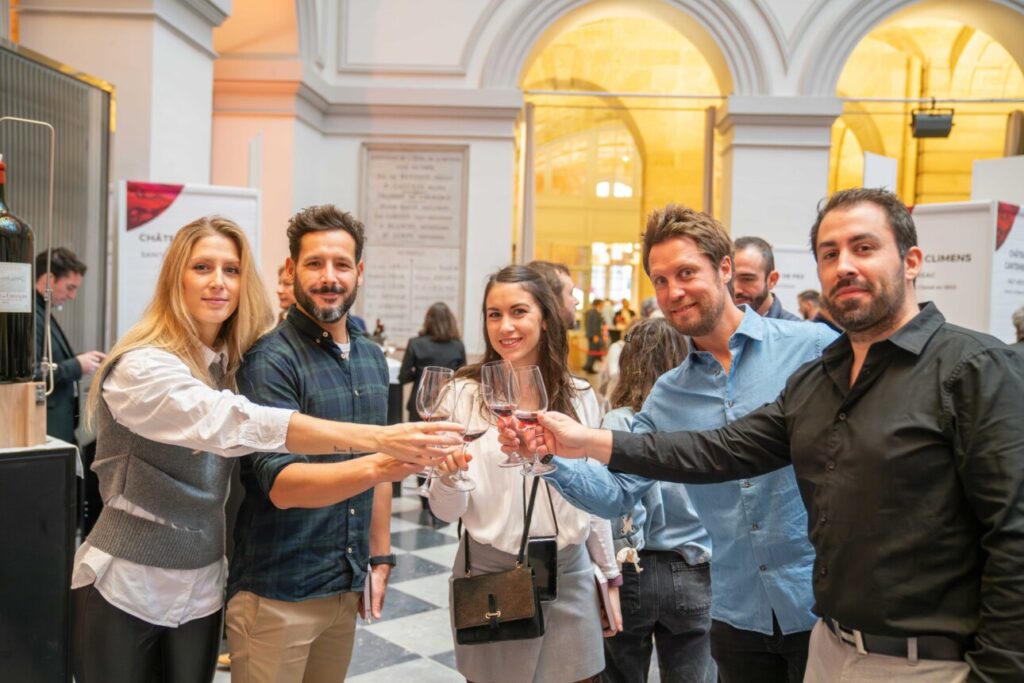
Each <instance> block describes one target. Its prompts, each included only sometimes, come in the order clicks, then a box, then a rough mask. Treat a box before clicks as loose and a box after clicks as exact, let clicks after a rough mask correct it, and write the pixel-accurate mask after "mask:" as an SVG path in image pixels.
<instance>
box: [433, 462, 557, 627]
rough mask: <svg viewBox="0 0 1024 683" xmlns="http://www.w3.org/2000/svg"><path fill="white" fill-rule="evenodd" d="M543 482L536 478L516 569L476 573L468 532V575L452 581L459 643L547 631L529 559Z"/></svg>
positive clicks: (466, 559) (466, 568) (531, 491)
mask: <svg viewBox="0 0 1024 683" xmlns="http://www.w3.org/2000/svg"><path fill="white" fill-rule="evenodd" d="M539 483H540V482H539V477H537V478H535V479H534V480H533V488H532V489H531V490H530V503H529V506H528V509H527V512H526V520H525V524H524V528H523V539H522V541H521V542H520V543H519V554H518V555H517V556H516V566H515V568H514V569H510V570H508V571H505V572H498V573H495V574H479V575H477V576H473V575H472V572H471V571H470V564H469V531H467V532H466V538H465V543H466V548H465V571H466V575H465V576H464V577H461V578H458V579H455V580H454V581H453V582H452V603H453V607H454V608H453V610H452V611H453V619H454V621H455V641H456V642H457V643H458V644H459V645H477V644H480V643H494V642H499V641H502V640H527V639H529V638H539V637H541V636H542V635H544V613H543V612H542V611H541V608H540V598H539V596H538V595H537V589H536V587H535V586H534V584H533V570H532V569H530V568H529V567H528V566H527V564H526V562H525V556H526V541H527V539H528V538H529V535H530V521H531V520H532V519H533V503H534V501H535V500H536V498H537V485H538V484H539Z"/></svg>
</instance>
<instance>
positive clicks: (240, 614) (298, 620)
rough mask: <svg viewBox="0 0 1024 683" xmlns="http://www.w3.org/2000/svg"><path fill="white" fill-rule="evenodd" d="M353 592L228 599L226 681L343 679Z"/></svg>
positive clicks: (333, 682)
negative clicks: (295, 597) (289, 598)
mask: <svg viewBox="0 0 1024 683" xmlns="http://www.w3.org/2000/svg"><path fill="white" fill-rule="evenodd" d="M359 595H360V594H359V593H358V592H350V593H341V594H339V595H331V596H328V597H326V598H314V599H312V600H303V601H301V602H285V601H282V600H271V599H270V598H263V597H260V596H258V595H256V594H254V593H248V592H245V591H242V592H239V593H237V594H235V595H234V596H233V597H232V598H231V600H230V601H229V602H228V609H227V616H226V618H225V623H226V625H227V632H228V645H229V647H230V648H231V683H338V682H339V681H343V680H345V672H346V671H348V663H349V660H351V659H352V642H353V640H354V639H355V632H356V611H357V609H358V605H359Z"/></svg>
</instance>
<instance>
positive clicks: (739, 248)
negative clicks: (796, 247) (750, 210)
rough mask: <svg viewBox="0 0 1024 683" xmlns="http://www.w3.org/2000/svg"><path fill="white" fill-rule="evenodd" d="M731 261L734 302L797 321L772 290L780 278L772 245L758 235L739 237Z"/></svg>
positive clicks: (779, 317) (776, 316) (769, 316)
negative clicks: (733, 274) (732, 262)
mask: <svg viewBox="0 0 1024 683" xmlns="http://www.w3.org/2000/svg"><path fill="white" fill-rule="evenodd" d="M733 260H734V265H735V271H736V277H735V278H734V281H733V301H735V302H736V303H737V304H747V305H748V306H750V307H751V308H753V309H754V310H755V311H757V314H758V315H763V316H764V317H766V318H778V319H780V320H800V318H799V317H798V316H795V315H793V314H792V313H790V312H789V311H787V310H785V309H784V308H783V307H782V302H781V301H779V297H777V296H775V293H774V292H773V291H772V290H773V289H775V285H776V284H777V283H778V281H779V271H777V270H775V254H774V253H772V245H770V244H768V243H767V242H765V241H764V240H763V239H761V238H760V237H741V238H739V239H738V240H736V252H735V255H734V257H733Z"/></svg>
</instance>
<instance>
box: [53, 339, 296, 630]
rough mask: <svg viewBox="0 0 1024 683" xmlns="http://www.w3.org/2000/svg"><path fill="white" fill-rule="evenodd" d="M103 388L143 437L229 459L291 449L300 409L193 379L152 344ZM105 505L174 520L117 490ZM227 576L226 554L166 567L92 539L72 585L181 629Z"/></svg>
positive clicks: (220, 599)
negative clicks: (201, 563)
mask: <svg viewBox="0 0 1024 683" xmlns="http://www.w3.org/2000/svg"><path fill="white" fill-rule="evenodd" d="M204 351H205V356H206V357H205V360H206V362H207V364H213V363H215V362H217V361H218V359H220V360H221V362H223V359H222V358H221V356H220V354H217V353H216V352H214V351H212V350H210V349H204ZM102 391H103V400H104V401H105V402H106V404H107V407H108V408H109V409H110V413H111V415H112V416H113V417H114V419H115V420H116V421H117V422H118V424H121V425H122V426H124V427H126V428H128V429H130V430H131V431H132V432H134V433H136V434H138V435H139V436H142V437H144V438H146V439H150V440H152V441H159V442H161V443H168V444H173V445H175V446H184V447H185V448H193V449H196V450H202V451H206V452H209V453H215V454H217V455H221V456H224V457H237V456H242V455H246V454H248V453H251V452H253V451H276V450H280V449H282V448H284V444H285V441H286V439H287V436H288V421H289V420H290V419H291V416H292V412H293V411H291V410H285V409H281V408H268V407H265V406H259V405H256V404H254V403H252V402H251V401H249V400H248V399H247V398H245V397H244V396H240V395H238V394H235V393H233V392H231V391H226V390H221V391H218V390H216V389H213V388H211V387H209V386H208V385H206V384H204V383H203V382H201V381H199V380H198V379H196V378H195V377H193V376H192V373H191V372H190V371H189V369H188V366H186V365H185V364H184V363H183V362H182V361H181V359H180V358H178V357H177V356H175V355H174V354H172V353H169V352H167V351H164V350H162V349H157V348H153V347H146V348H142V349H137V350H135V351H129V352H128V353H126V354H125V355H124V357H122V358H121V359H120V360H119V361H118V363H117V365H116V366H115V367H114V369H113V370H112V371H111V372H110V374H108V375H107V378H106V380H104V382H103V387H102ZM140 503H141V505H140ZM105 504H106V505H108V506H110V507H113V508H117V509H120V510H124V511H125V512H128V513H129V514H132V515H135V516H137V517H142V518H143V519H148V520H150V521H156V522H159V523H162V524H167V523H168V522H167V521H166V520H163V519H160V518H159V517H156V516H155V515H153V514H151V513H149V512H148V511H146V509H145V508H144V505H145V501H135V502H131V501H128V500H127V499H126V498H125V497H124V496H117V497H115V498H113V499H112V500H109V501H107V502H106V503H105ZM226 581H227V560H226V559H225V558H221V559H219V560H217V561H215V562H213V563H211V564H209V565H207V566H205V567H200V568H199V569H164V568H162V567H150V566H148V565H141V564H136V563H134V562H129V561H128V560H124V559H121V558H118V557H114V556H113V555H110V554H109V553H106V552H104V551H102V550H100V549H99V548H96V547H94V546H92V545H90V544H89V543H88V542H86V543H83V544H82V546H81V547H80V548H79V549H78V552H77V553H75V563H74V572H73V574H72V577H71V588H73V589H74V588H82V587H84V586H88V585H89V584H94V585H95V588H96V590H97V591H99V593H100V595H102V596H103V597H104V599H106V600H107V602H109V603H110V604H111V605H114V606H115V607H117V608H118V609H120V610H122V611H124V612H127V613H128V614H131V615H132V616H135V617H138V618H139V619H142V620H143V621H147V622H149V623H151V624H155V625H157V626H170V627H176V626H180V625H181V624H183V623H186V622H188V621H192V620H193V619H199V618H201V617H205V616H208V615H210V614H213V613H214V612H216V611H217V610H219V609H220V608H221V606H223V604H224V584H225V582H226Z"/></svg>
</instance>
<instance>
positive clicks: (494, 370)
mask: <svg viewBox="0 0 1024 683" xmlns="http://www.w3.org/2000/svg"><path fill="white" fill-rule="evenodd" d="M480 391H481V392H482V393H483V399H484V403H486V404H487V409H488V410H490V411H491V412H492V413H493V414H494V416H495V417H497V418H499V421H498V429H502V428H503V424H502V421H501V419H500V418H509V417H512V415H513V414H514V413H515V409H516V406H517V405H518V404H519V382H518V381H517V380H516V373H515V371H514V369H513V367H512V364H511V363H509V362H508V361H507V360H496V361H491V362H490V363H484V366H483V367H482V368H481V369H480ZM529 462H530V461H529V460H527V459H525V458H523V457H522V456H521V455H519V453H517V452H515V451H513V452H512V453H509V454H508V457H506V458H505V459H504V460H502V461H501V462H499V463H498V467H521V466H522V465H526V464H528V463H529Z"/></svg>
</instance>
